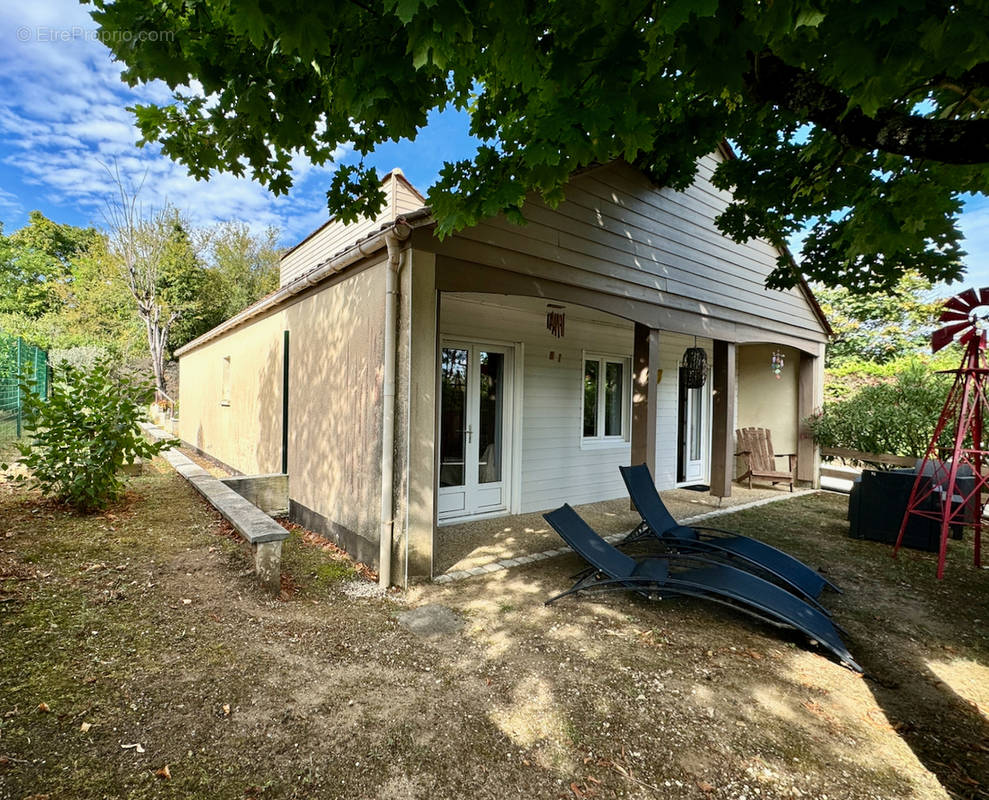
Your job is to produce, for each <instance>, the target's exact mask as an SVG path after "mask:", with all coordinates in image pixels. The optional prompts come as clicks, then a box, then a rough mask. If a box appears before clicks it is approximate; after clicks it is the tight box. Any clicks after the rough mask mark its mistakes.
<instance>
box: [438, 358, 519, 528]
mask: <svg viewBox="0 0 989 800" xmlns="http://www.w3.org/2000/svg"><path fill="white" fill-rule="evenodd" d="M513 358H514V349H513V348H512V347H507V346H501V345H487V344H481V343H477V342H459V341H444V342H443V343H442V350H441V354H440V446H439V455H440V465H439V466H440V469H439V487H438V492H437V507H438V509H437V512H438V513H437V516H438V518H439V519H440V520H447V519H453V518H456V517H470V516H477V515H482V514H494V513H498V512H502V511H506V510H507V509H508V507H509V496H508V495H509V489H510V486H511V480H510V477H511V476H510V475H509V471H510V467H511V463H512V459H511V445H512V441H511V433H512V420H513V416H512V396H513V395H512V375H513V371H514V365H513V363H512V362H513Z"/></svg>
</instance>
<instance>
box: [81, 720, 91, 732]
mask: <svg viewBox="0 0 989 800" xmlns="http://www.w3.org/2000/svg"><path fill="white" fill-rule="evenodd" d="M92 727H93V726H92V725H91V724H90V723H88V722H84V723H82V725H80V726H79V730H80V732H82V733H89V729H90V728H92Z"/></svg>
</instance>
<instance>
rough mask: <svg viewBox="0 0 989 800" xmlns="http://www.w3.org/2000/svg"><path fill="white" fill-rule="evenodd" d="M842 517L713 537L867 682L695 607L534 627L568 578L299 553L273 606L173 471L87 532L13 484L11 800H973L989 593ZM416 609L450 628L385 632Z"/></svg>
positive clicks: (295, 547) (2, 554)
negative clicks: (381, 564)
mask: <svg viewBox="0 0 989 800" xmlns="http://www.w3.org/2000/svg"><path fill="white" fill-rule="evenodd" d="M842 509H843V506H842V500H841V498H835V497H833V496H827V495H818V496H813V497H806V498H799V499H795V500H788V501H786V502H783V503H779V504H776V505H773V506H767V507H764V508H760V509H753V510H751V511H746V512H741V513H738V514H735V515H732V516H731V517H724V518H721V519H720V520H719V523H720V524H722V525H724V526H725V527H735V528H739V529H742V530H744V531H745V532H748V533H757V534H758V535H760V536H761V537H763V538H766V539H768V540H770V541H772V542H773V543H777V544H784V545H785V546H787V547H788V548H789V549H791V550H793V551H794V552H795V553H797V554H798V555H800V556H803V557H805V558H807V559H808V560H809V561H810V562H811V563H812V564H824V565H827V566H828V568H829V576H830V577H831V578H832V579H834V580H835V581H836V582H837V583H839V584H840V585H842V586H843V587H844V588H845V590H846V593H845V594H844V595H841V596H837V595H829V596H827V597H826V598H825V599H826V601H827V603H828V605H829V606H830V607H831V608H833V609H834V611H835V615H836V617H837V619H838V620H839V621H840V622H841V623H842V624H843V625H845V627H847V628H848V629H849V631H850V633H851V637H850V641H849V645H850V648H851V650H852V652H853V654H854V655H855V656H856V657H857V658H858V659H859V660H860V661H861V662H862V663H864V664H865V665H866V667H867V668H868V669H869V670H870V672H872V673H874V674H875V675H876V676H877V678H878V680H868V679H863V678H861V677H859V676H856V675H854V674H853V673H851V672H849V671H848V670H845V669H843V668H841V667H840V666H838V665H837V664H835V663H833V662H832V661H829V660H827V659H826V658H824V657H822V656H820V655H818V654H816V653H814V652H812V651H811V650H809V649H808V648H807V646H806V644H805V643H804V642H802V641H801V640H800V639H799V638H798V637H795V636H789V635H786V634H782V635H781V634H780V633H779V632H778V631H776V630H773V629H769V628H766V627H765V626H763V625H760V624H758V623H756V622H753V621H750V620H748V619H746V618H743V617H736V616H725V615H724V614H723V613H721V612H718V611H716V610H714V609H711V608H706V607H705V606H703V605H701V604H698V603H694V602H668V601H660V602H648V601H644V600H641V599H638V598H635V597H629V596H620V595H613V596H609V597H606V598H605V597H582V598H576V599H574V598H570V599H567V600H564V601H561V602H560V603H559V604H557V605H555V606H551V607H549V608H546V607H544V606H543V605H542V601H543V599H545V598H546V597H547V596H549V595H550V594H551V593H554V592H556V591H559V590H560V589H561V588H562V587H563V586H565V585H566V581H567V575H568V574H569V573H571V572H573V571H575V570H576V568H577V567H578V563H577V560H576V559H575V558H573V557H566V558H560V559H555V560H553V561H552V562H541V563H539V564H536V565H531V566H529V567H527V568H521V569H516V570H509V571H506V572H501V573H495V574H493V575H490V576H487V577H485V578H482V579H475V580H472V581H466V582H462V583H456V584H447V585H442V586H433V585H427V586H422V587H418V588H416V589H414V590H412V591H411V592H409V593H407V594H406V595H402V596H398V597H393V598H378V599H352V598H350V597H348V596H347V595H346V594H344V592H343V588H344V587H345V586H346V585H347V584H348V582H349V581H351V580H353V579H354V578H355V574H354V571H353V568H352V566H351V565H350V564H349V562H347V561H346V560H345V559H342V558H340V557H339V556H335V555H334V554H333V553H332V552H328V551H326V550H323V549H320V548H316V547H308V546H304V545H303V544H302V543H301V541H300V537H299V536H298V533H297V532H296V533H293V537H292V538H291V539H290V540H289V542H288V544H287V546H286V550H285V561H284V563H285V569H286V573H287V574H286V576H285V586H286V588H287V590H288V591H287V592H286V594H285V598H284V599H282V600H272V599H269V598H267V597H265V596H264V595H262V594H261V593H260V592H258V591H257V590H256V589H255V588H254V585H253V581H252V577H251V575H250V573H249V566H250V562H249V558H248V555H247V553H246V552H245V550H244V549H243V548H242V546H241V545H240V544H238V543H237V542H236V541H235V540H234V539H233V538H232V537H231V536H230V535H229V532H228V530H227V529H226V528H225V526H224V525H223V524H222V523H221V522H220V521H219V520H218V519H217V517H216V516H215V515H214V514H213V513H212V512H210V511H209V510H208V509H207V508H206V507H205V506H204V505H203V504H202V503H201V501H200V500H199V499H198V498H197V497H196V495H195V494H194V492H192V490H190V489H189V488H188V487H187V486H186V485H185V484H184V483H183V482H182V481H181V479H179V478H177V477H176V476H175V475H173V474H171V473H170V472H168V471H167V468H165V467H164V466H163V465H161V464H160V463H159V462H155V465H153V468H152V470H151V471H150V472H149V474H146V475H145V476H143V477H141V478H138V479H135V480H134V481H133V483H132V491H131V494H130V495H129V496H128V498H127V502H125V503H124V504H122V505H121V506H120V507H118V508H116V509H114V510H113V511H111V512H108V513H107V514H104V515H100V516H96V517H79V516H76V515H74V514H72V513H70V512H67V511H65V510H63V509H59V508H57V507H53V506H51V505H48V504H46V503H44V502H42V501H41V500H40V499H39V498H38V497H37V496H36V495H34V494H30V493H25V492H21V491H19V490H12V489H10V488H0V647H2V649H3V653H2V658H0V798H4V800H6V798H16V799H17V800H22V798H25V797H28V796H31V795H48V796H49V797H50V798H63V797H68V798H103V797H114V798H116V797H127V798H158V797H161V798H169V797H203V798H206V797H209V798H292V797H298V798H303V797H304V798H309V797H327V798H337V797H339V798H348V800H351V799H355V798H426V797H430V798H433V797H437V798H461V797H492V798H495V797H497V798H504V797H525V798H530V797H538V798H563V797H565V798H578V799H579V798H584V797H587V798H609V797H636V798H638V797H641V798H733V799H737V798H741V797H746V798H749V800H754V799H755V798H757V797H759V798H785V797H787V798H788V797H815V798H818V797H823V796H825V795H827V796H828V797H830V798H839V797H847V798H946V797H949V796H957V797H969V798H976V797H982V796H985V787H986V786H987V785H989V775H987V773H989V762H987V757H989V752H987V748H989V740H987V726H986V711H987V703H989V700H987V695H986V693H987V686H989V681H987V680H986V679H987V677H989V671H987V668H986V666H985V665H986V663H987V662H986V656H987V641H986V633H985V625H984V624H983V620H986V619H989V600H987V598H989V594H987V592H986V590H985V587H986V580H987V579H989V575H987V574H986V573H984V572H979V571H977V570H975V569H973V568H972V567H971V566H970V565H969V564H968V563H967V561H966V558H968V557H969V556H970V552H966V551H968V550H970V548H969V547H966V546H959V545H958V543H956V542H953V543H952V553H951V556H952V557H951V561H950V564H949V572H948V578H947V580H946V581H944V582H943V583H941V584H939V583H937V581H935V580H934V577H933V571H934V569H933V562H932V560H931V558H930V557H928V556H920V555H918V554H914V553H907V554H906V555H905V557H903V558H900V559H898V560H897V561H895V562H894V561H892V560H891V559H890V558H889V557H888V550H887V549H886V548H884V547H882V546H880V545H875V544H870V543H866V542H856V541H852V540H849V539H848V538H847V537H846V535H845V534H846V531H847V526H846V524H845V523H844V522H843V511H842ZM426 603H438V604H442V605H445V606H447V607H448V608H450V609H452V610H453V611H454V612H455V613H456V614H457V615H459V616H460V618H461V619H462V620H463V621H464V625H463V627H462V629H461V631H460V632H459V633H455V634H447V635H445V636H441V637H437V638H420V637H418V636H416V635H414V634H412V633H411V632H409V631H407V630H406V629H405V628H403V627H402V626H401V625H400V624H399V623H398V619H397V618H398V616H399V614H400V613H402V612H403V611H405V610H406V609H407V606H414V605H421V604H426ZM42 703H43V704H45V707H46V708H47V709H48V710H47V711H44V710H39V705H40V704H42ZM131 744H141V746H142V748H143V751H144V752H141V753H139V752H137V748H126V749H125V748H124V745H131ZM166 765H167V766H168V774H169V776H170V777H167V778H166V777H163V776H162V775H156V772H159V771H161V770H162V769H163V768H164V767H165V766H166Z"/></svg>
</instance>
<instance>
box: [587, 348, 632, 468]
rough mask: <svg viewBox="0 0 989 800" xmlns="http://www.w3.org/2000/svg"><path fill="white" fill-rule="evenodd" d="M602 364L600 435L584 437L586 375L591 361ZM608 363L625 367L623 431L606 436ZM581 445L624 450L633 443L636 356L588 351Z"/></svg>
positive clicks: (600, 380) (599, 409)
mask: <svg viewBox="0 0 989 800" xmlns="http://www.w3.org/2000/svg"><path fill="white" fill-rule="evenodd" d="M588 361H597V362H598V391H597V409H596V419H597V431H598V434H597V435H596V436H585V435H584V375H585V374H586V373H587V362H588ZM608 364H621V365H622V399H621V408H622V432H621V433H620V434H611V435H610V436H606V435H605V433H604V430H605V409H606V401H605V391H604V376H605V374H606V371H607V365H608ZM579 419H580V446H581V448H588V449H593V448H600V447H620V446H623V445H625V444H626V443H627V442H628V441H629V440H630V436H631V432H632V357H631V356H622V355H616V354H615V353H599V352H594V351H589V350H585V351H583V352H582V354H581V359H580V418H579Z"/></svg>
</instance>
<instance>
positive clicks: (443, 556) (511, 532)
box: [434, 485, 802, 578]
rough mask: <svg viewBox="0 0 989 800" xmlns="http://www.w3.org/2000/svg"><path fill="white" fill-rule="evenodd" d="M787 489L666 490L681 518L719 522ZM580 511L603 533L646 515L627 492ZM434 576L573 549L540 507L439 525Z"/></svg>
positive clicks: (624, 528) (782, 496)
mask: <svg viewBox="0 0 989 800" xmlns="http://www.w3.org/2000/svg"><path fill="white" fill-rule="evenodd" d="M801 493H802V492H796V493H794V494H791V493H790V492H789V491H787V489H786V488H785V487H784V488H774V487H770V486H759V485H756V486H753V488H752V489H748V488H745V487H742V486H738V485H736V486H734V487H733V491H732V494H731V496H729V497H725V498H718V497H715V496H713V495H712V494H710V493H709V492H699V491H693V490H689V489H668V490H666V491H662V492H660V495H661V497H662V498H663V502H664V503H665V504H666V506H667V508H669V509H670V513H671V514H673V516H674V517H675V518H676V519H677V520H678V521H680V522H687V523H689V522H690V521H691V520H696V519H698V518H707V517H708V515H712V514H713V515H714V516H715V518H714V519H712V520H711V521H710V522H706V523H705V524H708V525H711V526H713V527H717V524H718V523H717V519H716V517H717V515H718V514H719V513H727V512H729V511H732V510H738V509H740V508H743V507H747V506H751V505H752V504H761V503H766V502H775V501H777V500H779V501H782V500H786V499H788V498H791V497H794V496H797V495H799V494H801ZM575 508H576V510H577V512H578V513H579V514H580V515H581V516H582V517H583V518H584V519H585V520H586V521H587V523H588V524H589V525H590V526H591V527H592V528H594V529H595V530H596V531H597V532H598V533H600V534H601V535H602V536H605V537H608V536H615V535H624V534H626V533H628V532H629V531H631V530H632V529H633V528H635V527H636V526H637V525H638V524H639V522H640V517H639V515H638V513H637V512H636V511H634V510H632V509H630V507H629V500H628V498H627V497H622V498H617V499H614V500H603V501H600V502H597V503H585V504H582V505H577V506H575ZM434 546H435V551H434V575H435V576H437V577H440V576H444V575H445V576H451V577H453V578H460V577H465V576H464V575H463V573H468V574H470V573H471V571H472V570H484V569H485V568H487V570H486V571H491V570H493V569H494V566H492V565H498V564H504V562H512V561H516V560H517V561H518V562H519V563H528V562H529V561H531V560H535V559H534V558H533V556H536V555H538V554H543V553H547V552H550V551H553V550H558V549H560V548H563V549H567V548H566V546H565V545H564V543H563V542H562V541H561V539H560V537H559V536H557V534H556V532H555V531H554V530H553V529H552V528H551V527H550V526H549V525H548V524H547V523H546V521H545V520H544V519H543V517H542V514H541V513H540V512H532V513H527V514H512V515H506V516H499V517H489V518H487V519H475V520H468V521H466V522H461V523H459V524H451V525H443V526H440V527H438V528H437V530H436V538H435V545H434Z"/></svg>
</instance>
